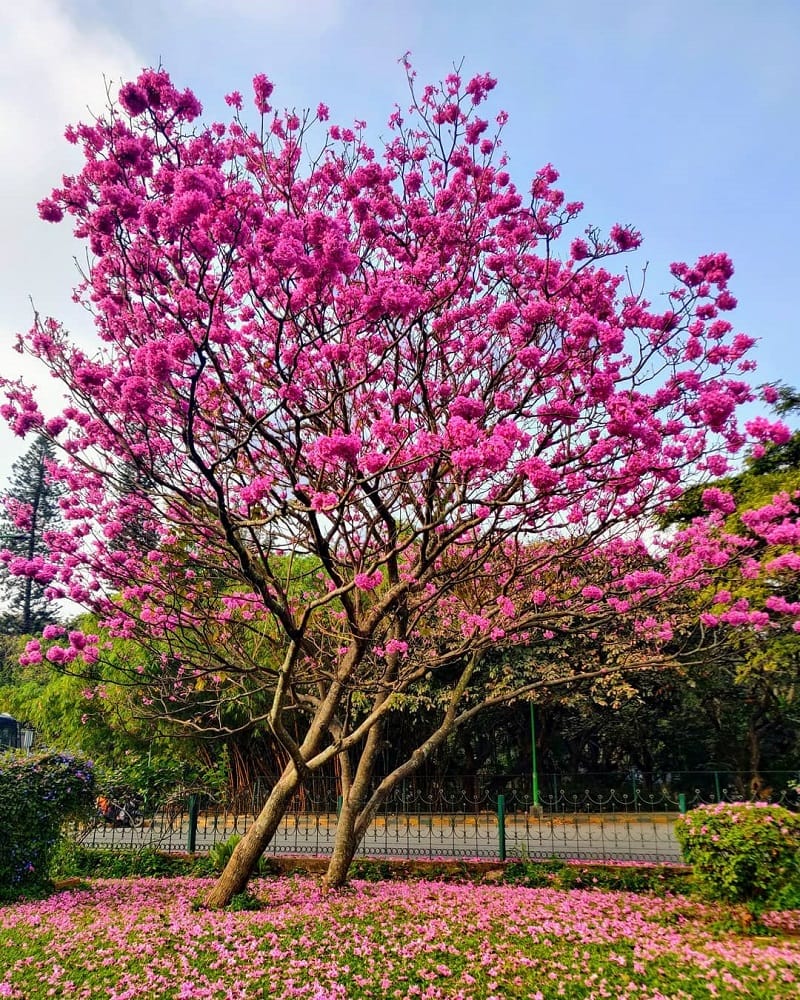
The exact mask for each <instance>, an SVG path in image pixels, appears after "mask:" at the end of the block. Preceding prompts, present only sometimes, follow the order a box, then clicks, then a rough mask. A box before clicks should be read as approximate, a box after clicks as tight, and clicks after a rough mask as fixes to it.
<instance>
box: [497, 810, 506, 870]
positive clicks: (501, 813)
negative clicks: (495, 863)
mask: <svg viewBox="0 0 800 1000" xmlns="http://www.w3.org/2000/svg"><path fill="white" fill-rule="evenodd" d="M497 853H498V854H499V855H500V860H501V861H505V860H506V797H505V795H498V796H497Z"/></svg>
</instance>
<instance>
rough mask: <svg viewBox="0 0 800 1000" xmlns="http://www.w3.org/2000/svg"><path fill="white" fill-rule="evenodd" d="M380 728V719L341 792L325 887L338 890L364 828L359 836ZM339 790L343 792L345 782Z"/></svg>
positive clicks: (380, 738) (376, 756)
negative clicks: (349, 779) (357, 828)
mask: <svg viewBox="0 0 800 1000" xmlns="http://www.w3.org/2000/svg"><path fill="white" fill-rule="evenodd" d="M383 731H384V721H383V720H382V719H381V720H380V721H379V722H377V723H376V724H375V725H374V726H373V727H372V729H370V731H369V735H368V736H367V739H366V742H365V744H364V749H363V750H362V751H361V756H360V758H359V761H358V768H357V769H356V773H355V777H354V778H353V780H352V782H350V783H349V787H347V789H346V794H343V795H342V808H341V810H340V812H339V817H338V819H337V821H336V835H335V837H334V841H333V854H332V855H331V860H330V862H329V863H328V870H327V871H326V872H325V876H324V878H323V880H322V882H323V885H324V886H325V887H326V888H327V889H338V888H340V887H341V886H343V885H344V884H345V883H346V882H347V873H348V871H349V870H350V865H351V864H352V862H353V858H354V857H355V853H356V850H357V848H358V845H359V844H360V843H361V840H362V838H363V836H364V833H363V831H362V832H361V834H360V835H359V834H357V832H356V823H357V821H358V818H359V816H360V814H361V810H362V807H363V805H364V803H365V802H366V799H367V794H368V792H369V786H370V782H371V781H372V775H373V774H374V772H375V764H376V762H377V760H378V754H379V751H380V746H381V741H382V739H383ZM342 790H343V792H344V791H345V788H344V785H343V788H342Z"/></svg>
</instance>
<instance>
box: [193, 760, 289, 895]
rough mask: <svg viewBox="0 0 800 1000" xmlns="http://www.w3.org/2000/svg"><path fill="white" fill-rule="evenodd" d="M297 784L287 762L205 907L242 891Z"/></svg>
mask: <svg viewBox="0 0 800 1000" xmlns="http://www.w3.org/2000/svg"><path fill="white" fill-rule="evenodd" d="M299 785H300V775H299V774H298V772H297V769H296V768H295V766H294V764H289V765H288V767H286V768H285V769H284V772H283V774H282V775H281V776H280V778H279V779H278V781H277V782H276V784H275V786H274V788H273V789H272V791H271V792H270V793H269V798H268V799H267V801H266V803H265V804H264V808H263V809H262V810H261V812H260V813H259V814H258V816H257V817H256V819H255V822H254V823H253V825H252V826H251V827H250V829H249V830H248V831H247V833H246V834H245V835H244V836H243V837H242V839H241V840H240V841H239V843H238V844H237V845H236V847H235V848H234V850H233V854H232V855H231V858H230V861H229V862H228V864H227V865H226V866H225V870H224V871H223V872H222V874H221V875H220V877H219V878H218V879H217V881H216V882H215V883H214V886H213V888H212V889H211V891H210V892H209V893H208V895H207V896H206V899H205V903H206V906H208V907H210V908H211V909H221V908H222V907H223V906H227V905H228V903H230V901H231V899H233V897H234V896H236V895H238V893H240V892H244V890H245V888H246V887H247V883H248V881H249V879H250V876H251V875H252V873H253V872H254V871H255V868H256V865H257V864H258V860H259V858H260V857H261V855H262V854H263V853H264V849H265V848H266V847H267V845H268V844H269V842H270V840H272V838H273V836H274V835H275V831H276V830H277V829H278V825H279V823H280V821H281V820H282V819H283V817H284V814H285V813H286V809H287V807H288V805H289V802H290V800H291V798H292V796H293V795H294V793H295V792H296V791H297V789H298V787H299Z"/></svg>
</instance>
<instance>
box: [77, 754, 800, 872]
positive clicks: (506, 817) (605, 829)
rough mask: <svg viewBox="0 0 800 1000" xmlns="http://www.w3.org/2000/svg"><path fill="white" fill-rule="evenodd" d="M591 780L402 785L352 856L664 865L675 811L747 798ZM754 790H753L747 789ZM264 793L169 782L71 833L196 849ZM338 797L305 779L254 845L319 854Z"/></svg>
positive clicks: (704, 781) (643, 782)
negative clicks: (153, 797) (158, 792)
mask: <svg viewBox="0 0 800 1000" xmlns="http://www.w3.org/2000/svg"><path fill="white" fill-rule="evenodd" d="M600 777H601V776H599V775H588V774H586V775H579V776H570V777H569V778H566V777H565V776H563V775H558V776H555V778H554V776H549V775H542V776H541V777H540V781H539V784H538V791H539V800H538V802H534V801H533V797H532V789H531V787H530V786H531V782H530V777H529V776H516V777H512V778H491V779H484V778H482V779H476V778H472V777H466V778H465V777H464V776H463V775H462V776H455V777H452V778H447V779H442V780H440V781H438V782H426V783H423V782H421V781H419V780H412V781H407V782H405V783H403V784H402V785H399V786H398V787H397V788H396V789H395V790H394V791H393V792H392V794H391V795H390V796H389V797H388V798H387V800H386V801H385V802H384V803H383V804H382V806H381V808H380V809H379V810H378V812H377V814H376V816H375V818H374V820H373V822H372V823H371V825H370V827H369V829H368V830H367V833H366V835H365V837H364V839H363V841H362V843H361V845H360V848H359V856H363V857H379V858H407V859H412V858H429V859H433V858H482V859H498V858H500V859H505V858H506V857H529V858H552V857H558V858H575V859H586V860H588V859H594V860H603V859H606V860H616V861H626V860H627V861H657V862H675V861H678V860H680V851H679V848H678V844H677V841H676V839H675V836H674V821H675V819H676V818H677V816H678V814H679V813H680V812H685V811H686V810H687V809H691V808H693V807H694V806H697V805H700V804H702V803H709V802H718V801H741V800H746V799H749V798H751V797H753V796H752V790H751V788H750V785H749V783H748V782H746V781H745V780H744V778H745V776H743V775H731V774H730V773H725V774H720V773H717V774H716V775H715V774H714V773H713V772H712V773H710V774H709V773H707V772H691V773H690V772H683V773H681V774H680V775H678V774H672V775H670V776H669V779H670V780H669V781H667V780H665V778H664V776H661V777H660V778H659V780H658V781H656V780H655V778H654V776H652V775H643V774H641V773H640V772H631V773H630V774H626V775H619V776H616V785H617V787H611V780H610V779H609V776H608V775H603V776H602V777H603V779H604V781H603V783H601V782H600V781H599V778H600ZM767 778H768V779H769V780H770V781H772V782H774V786H773V787H772V792H771V794H770V795H769V798H770V800H771V801H777V802H780V803H782V804H783V805H785V806H787V807H789V808H791V809H797V808H798V785H800V774H798V773H797V772H781V773H775V772H773V773H771V774H769V775H767V776H766V777H762V782H763V781H764V780H766V779H767ZM581 779H583V783H584V785H585V787H584V789H583V790H582V791H580V790H579V789H580V784H581ZM612 780H613V779H612ZM603 784H605V787H603ZM766 787H768V786H763V785H762V786H760V787H759V790H758V791H757V793H756V794H757V796H759V797H762V796H763V794H764V791H765V788H766ZM775 787H778V788H779V789H780V791H779V792H776V791H775ZM748 792H750V793H751V794H748ZM268 794H269V787H268V786H267V785H266V784H265V783H261V784H259V783H256V784H255V785H254V786H253V787H252V788H249V789H246V790H245V791H243V792H240V793H238V794H237V795H236V796H234V797H232V798H230V799H228V800H226V799H225V798H221V797H219V796H218V795H215V794H213V793H211V792H206V791H203V790H202V789H191V790H189V789H184V790H177V791H176V792H175V793H173V794H172V795H171V796H169V797H168V798H166V799H165V800H164V801H162V802H158V803H150V804H149V805H148V804H147V803H145V805H144V806H143V807H142V809H141V810H140V811H139V812H138V813H137V814H136V815H135V816H134V817H131V816H125V817H121V818H120V819H119V820H117V821H115V820H113V819H112V820H107V819H103V818H102V817H101V816H100V815H99V814H98V816H97V817H96V818H95V819H94V821H92V822H90V823H88V824H84V825H83V826H76V827H74V828H73V829H72V831H71V833H72V836H73V837H74V838H75V839H76V840H78V841H79V842H81V843H83V844H85V845H88V846H95V847H106V848H123V849H124V848H127V849H131V848H133V849H135V848H143V847H150V848H156V849H159V850H163V851H187V850H188V851H190V852H203V851H208V850H210V849H211V848H213V847H214V846H215V845H216V844H219V843H222V842H224V841H225V840H227V839H228V838H229V837H230V836H231V835H233V834H244V833H245V832H246V831H247V829H248V828H249V827H250V825H251V824H252V823H253V820H254V818H255V816H256V815H257V814H258V812H259V811H260V809H261V808H262V806H263V804H264V802H265V801H266V799H267V796H268ZM340 801H341V800H340V799H339V786H338V785H337V782H336V781H335V780H334V779H327V778H315V779H314V780H312V781H310V782H308V783H307V784H306V785H305V786H304V787H303V788H302V789H300V790H299V791H298V793H297V794H296V795H295V797H294V799H293V800H292V802H291V804H290V806H289V808H288V810H287V811H286V814H285V815H284V817H283V819H282V820H281V823H280V825H279V827H278V830H277V831H276V833H275V836H274V837H273V839H272V842H271V843H270V845H269V847H268V848H267V851H266V853H267V854H273V855H277V854H292V855H321V856H325V855H328V854H330V853H331V852H332V850H333V844H334V837H335V832H336V824H337V815H338V810H339V804H340Z"/></svg>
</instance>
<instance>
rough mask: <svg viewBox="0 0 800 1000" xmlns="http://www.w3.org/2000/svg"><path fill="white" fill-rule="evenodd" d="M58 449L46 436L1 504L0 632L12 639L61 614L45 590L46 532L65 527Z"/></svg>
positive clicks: (14, 474)
mask: <svg viewBox="0 0 800 1000" xmlns="http://www.w3.org/2000/svg"><path fill="white" fill-rule="evenodd" d="M54 452H55V448H54V447H53V444H52V442H51V441H49V440H48V438H47V437H46V436H44V435H43V434H39V435H37V436H36V438H35V440H34V441H33V443H32V444H31V446H30V448H28V450H27V451H26V452H25V454H24V455H23V456H22V457H21V458H20V459H18V460H17V461H16V462H15V463H14V465H13V466H12V470H11V480H10V482H9V484H8V487H7V489H6V492H5V493H4V495H3V499H2V505H1V506H0V549H1V551H0V562H2V563H3V569H2V581H1V582H0V588H1V589H0V593H2V598H3V603H4V610H3V612H2V615H0V628H2V630H3V632H5V633H6V634H10V635H34V634H35V633H37V632H40V631H41V630H42V629H43V628H44V626H45V625H47V624H48V623H49V622H54V621H55V620H56V618H57V617H58V611H57V608H56V605H55V604H54V602H53V601H52V600H51V599H50V598H48V597H47V595H46V593H45V590H46V588H47V585H48V584H49V583H50V582H51V577H50V575H49V573H48V571H47V570H46V568H45V557H46V555H47V552H48V548H47V543H46V533H47V531H49V530H54V529H55V528H56V527H57V526H58V525H59V524H60V518H59V508H58V497H59V494H60V492H61V490H60V487H59V486H58V485H57V484H54V483H53V482H52V480H51V479H50V476H49V473H48V465H49V464H50V463H51V462H52V461H53V458H54Z"/></svg>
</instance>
